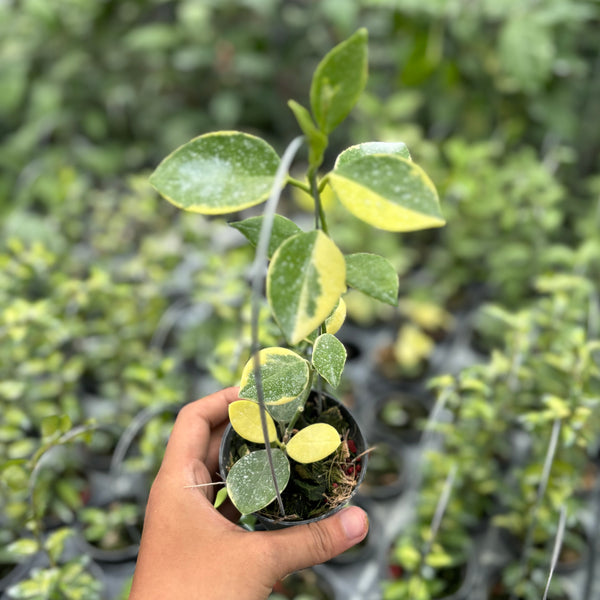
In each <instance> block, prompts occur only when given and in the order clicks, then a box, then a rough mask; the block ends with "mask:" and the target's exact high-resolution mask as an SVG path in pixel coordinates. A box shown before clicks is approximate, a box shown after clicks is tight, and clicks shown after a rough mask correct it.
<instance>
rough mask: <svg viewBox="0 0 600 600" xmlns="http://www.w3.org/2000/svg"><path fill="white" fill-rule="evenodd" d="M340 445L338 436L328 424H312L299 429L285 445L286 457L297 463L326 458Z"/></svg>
mask: <svg viewBox="0 0 600 600" xmlns="http://www.w3.org/2000/svg"><path fill="white" fill-rule="evenodd" d="M339 445H340V434H339V433H338V432H337V430H336V429H335V427H332V426H331V425H329V424H328V423H313V424H312V425H309V426H308V427H305V428H304V429H301V430H300V431H299V432H298V433H297V434H296V435H295V436H294V437H293V438H292V439H291V440H290V441H289V443H288V444H287V446H286V451H287V453H288V456H289V457H290V458H292V459H293V460H295V461H296V462H299V463H312V462H317V461H318V460H323V459H324V458H327V457H328V456H329V455H330V454H332V453H333V452H335V451H336V450H337V449H338V446H339Z"/></svg>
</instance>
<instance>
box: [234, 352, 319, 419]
mask: <svg viewBox="0 0 600 600" xmlns="http://www.w3.org/2000/svg"><path fill="white" fill-rule="evenodd" d="M258 359H259V364H260V373H261V379H262V386H263V396H264V399H265V405H266V408H267V410H268V411H269V413H270V414H271V416H272V417H273V418H274V419H275V420H277V421H283V422H287V421H289V420H290V419H291V418H292V417H293V416H294V414H295V413H296V410H297V409H298V407H300V406H302V405H303V404H304V401H305V400H306V397H307V396H308V392H309V391H310V368H309V365H308V362H307V361H306V360H304V359H303V358H302V357H301V356H300V355H298V354H296V353H295V352H293V351H292V350H289V349H287V348H264V349H263V350H261V351H260V352H259V353H258ZM239 396H240V398H245V399H247V400H254V401H258V395H257V392H256V381H255V379H254V359H253V358H251V359H250V360H249V361H248V362H247V363H246V365H245V366H244V369H243V371H242V377H241V381H240V391H239Z"/></svg>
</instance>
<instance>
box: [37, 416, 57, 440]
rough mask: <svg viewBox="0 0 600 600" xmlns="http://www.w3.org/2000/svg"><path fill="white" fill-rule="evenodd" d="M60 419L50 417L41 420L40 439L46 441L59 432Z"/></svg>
mask: <svg viewBox="0 0 600 600" xmlns="http://www.w3.org/2000/svg"><path fill="white" fill-rule="evenodd" d="M59 427H60V419H59V417H58V415H50V416H49V417H44V418H43V419H42V425H41V429H42V438H43V439H48V438H51V437H52V436H54V435H55V434H56V433H58V432H59Z"/></svg>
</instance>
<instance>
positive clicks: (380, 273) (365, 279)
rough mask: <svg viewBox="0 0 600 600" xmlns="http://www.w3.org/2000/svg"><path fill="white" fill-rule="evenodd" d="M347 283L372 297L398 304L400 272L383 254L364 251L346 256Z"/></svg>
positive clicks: (393, 304)
mask: <svg viewBox="0 0 600 600" xmlns="http://www.w3.org/2000/svg"><path fill="white" fill-rule="evenodd" d="M346 283H347V284H348V285H349V286H350V287H353V288H355V289H357V290H359V291H361V292H362V293H363V294H367V296H371V298H375V299H376V300H380V301H381V302H385V303H386V304H391V305H392V306H397V305H398V286H399V282H398V274H397V273H396V270H395V269H394V267H393V266H392V264H391V263H390V262H389V261H388V260H387V259H385V258H383V257H382V256H378V255H377V254H368V253H363V252H361V253H357V254H349V255H348V256H346Z"/></svg>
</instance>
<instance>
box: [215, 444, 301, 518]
mask: <svg viewBox="0 0 600 600" xmlns="http://www.w3.org/2000/svg"><path fill="white" fill-rule="evenodd" d="M271 452H272V456H273V465H274V467H275V477H276V479H277V485H278V487H279V491H280V492H281V491H283V490H284V489H285V486H286V485H287V484H288V481H289V478H290V463H289V461H288V459H287V457H286V456H285V454H284V453H283V452H282V451H281V450H279V449H277V448H274V449H273V450H272V451H271ZM227 494H228V495H229V498H230V499H231V501H232V502H233V504H234V506H235V507H236V508H237V509H238V510H239V511H240V513H242V515H248V514H250V513H253V512H256V511H257V510H260V509H261V508H264V507H265V506H267V505H268V504H270V503H271V502H273V500H275V498H276V491H275V486H274V485H273V479H272V476H271V469H270V467H269V461H268V457H267V451H266V450H257V451H256V452H252V453H250V454H247V455H246V456H244V457H242V458H240V460H238V461H237V462H236V463H235V464H234V465H233V467H231V470H230V471H229V474H228V475H227Z"/></svg>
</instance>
